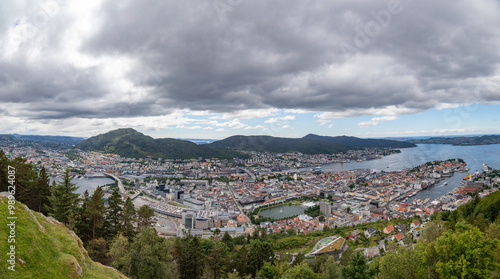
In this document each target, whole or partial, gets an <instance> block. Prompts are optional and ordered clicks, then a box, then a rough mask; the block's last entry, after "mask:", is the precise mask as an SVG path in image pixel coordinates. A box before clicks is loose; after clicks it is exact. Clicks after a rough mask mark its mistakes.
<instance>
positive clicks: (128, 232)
mask: <svg viewBox="0 0 500 279" xmlns="http://www.w3.org/2000/svg"><path fill="white" fill-rule="evenodd" d="M135 216H136V211H135V207H134V204H133V203H132V200H131V199H130V197H127V200H125V205H124V206H123V215H122V224H123V229H122V230H123V233H124V234H125V236H126V237H132V236H134V220H135Z"/></svg>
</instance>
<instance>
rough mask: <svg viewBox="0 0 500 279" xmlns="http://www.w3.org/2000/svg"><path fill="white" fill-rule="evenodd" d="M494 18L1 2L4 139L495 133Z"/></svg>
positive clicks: (238, 5)
mask: <svg viewBox="0 0 500 279" xmlns="http://www.w3.org/2000/svg"><path fill="white" fill-rule="evenodd" d="M499 8H500V3H498V1H488V0H482V1H476V2H474V3H469V2H465V1H461V2H458V3H456V4H455V5H453V6H449V5H445V4H444V3H434V2H432V1H419V2H415V1H394V0H390V1H384V2H379V3H372V2H369V1H355V2H353V1H335V3H333V2H321V3H317V4H314V3H301V2H299V1H274V2H272V3H268V2H265V1H244V0H241V1H223V0H216V1H205V2H199V1H183V2H176V1H154V2H149V3H148V5H144V4H143V3H142V2H141V1H138V0H132V1H128V2H126V3H122V4H120V5H116V3H114V2H113V1H104V0H102V1H101V0H95V1H85V3H71V2H65V1H55V0H54V1H46V2H43V3H39V2H35V1H19V2H16V3H0V14H1V15H2V17H0V50H1V51H0V72H1V74H0V93H1V94H0V118H1V119H2V126H1V127H0V133H1V134H10V133H19V134H39V135H64V136H82V137H90V136H94V135H97V134H100V133H105V132H107V131H110V130H114V129H117V128H128V127H130V128H134V129H136V130H138V131H140V132H143V133H145V134H147V135H150V136H152V137H155V138H162V137H172V138H212V139H222V138H225V137H228V136H231V135H237V134H239V135H271V136H279V137H302V136H304V135H306V134H308V133H315V134H320V135H329V136H338V135H349V136H357V137H407V136H444V135H469V134H500V128H499V127H498V120H499V119H498V118H499V117H498V116H499V114H498V111H500V102H499V101H500V93H499V92H500V91H499V90H500V66H499V65H500V63H499V62H500V51H499V50H500V34H499V33H498V31H497V28H496V26H499V24H500V14H498V13H496V12H495V11H498V10H499ZM263 11H265V12H263Z"/></svg>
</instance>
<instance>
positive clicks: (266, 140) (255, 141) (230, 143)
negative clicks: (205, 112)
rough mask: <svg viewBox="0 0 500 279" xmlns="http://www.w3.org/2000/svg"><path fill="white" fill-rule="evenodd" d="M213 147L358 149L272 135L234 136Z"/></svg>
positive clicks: (311, 150) (308, 151) (327, 151)
mask: <svg viewBox="0 0 500 279" xmlns="http://www.w3.org/2000/svg"><path fill="white" fill-rule="evenodd" d="M209 145H210V146H213V147H226V148H236V149H242V150H247V151H259V152H274V153H286V152H293V151H296V152H301V153H303V154H332V153H339V152H346V151H348V150H351V149H358V148H356V147H352V146H346V145H344V144H339V143H334V142H326V141H319V140H311V139H303V138H280V137H272V136H241V135H238V136H232V137H229V138H226V139H223V140H220V141H216V142H213V143H211V144H209Z"/></svg>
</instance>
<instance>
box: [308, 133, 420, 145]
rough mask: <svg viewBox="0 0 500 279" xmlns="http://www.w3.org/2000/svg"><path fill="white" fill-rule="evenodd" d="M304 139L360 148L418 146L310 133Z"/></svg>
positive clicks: (402, 142)
mask: <svg viewBox="0 0 500 279" xmlns="http://www.w3.org/2000/svg"><path fill="white" fill-rule="evenodd" d="M303 139H311V140H321V141H327V142H336V143H340V144H344V145H348V146H354V147H360V148H408V147H415V146H416V145H415V144H413V143H409V142H404V141H397V140H386V139H360V138H357V137H348V136H338V137H329V136H319V135H315V134H308V135H307V136H305V137H303Z"/></svg>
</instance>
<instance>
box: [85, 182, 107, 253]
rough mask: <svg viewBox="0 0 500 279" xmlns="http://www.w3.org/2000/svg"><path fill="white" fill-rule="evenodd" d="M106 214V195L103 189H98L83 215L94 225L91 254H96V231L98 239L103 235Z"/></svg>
mask: <svg viewBox="0 0 500 279" xmlns="http://www.w3.org/2000/svg"><path fill="white" fill-rule="evenodd" d="M105 213H106V206H105V205H104V193H103V191H102V188H101V187H97V188H96V189H95V191H94V194H92V196H91V197H90V200H89V203H88V207H87V209H86V210H85V212H84V213H83V215H84V217H86V218H87V219H89V220H91V225H92V241H91V243H92V247H91V250H90V251H89V254H91V255H92V254H95V252H96V251H95V249H94V248H95V244H96V241H95V240H96V230H97V232H98V237H99V236H101V235H102V227H103V225H104V215H105Z"/></svg>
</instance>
